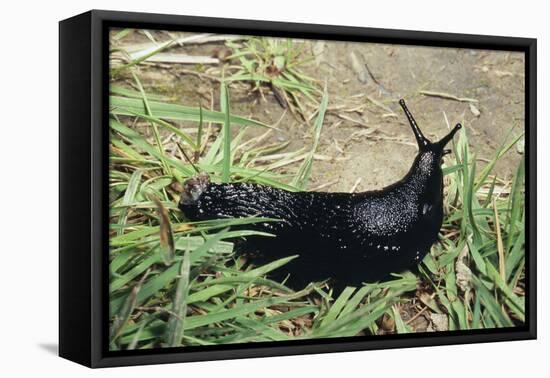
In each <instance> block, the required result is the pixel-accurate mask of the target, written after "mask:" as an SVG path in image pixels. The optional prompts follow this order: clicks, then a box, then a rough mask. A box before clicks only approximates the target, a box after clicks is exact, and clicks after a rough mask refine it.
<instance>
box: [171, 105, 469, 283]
mask: <svg viewBox="0 0 550 378" xmlns="http://www.w3.org/2000/svg"><path fill="white" fill-rule="evenodd" d="M400 104H401V106H402V107H403V109H404V111H405V114H406V115H407V118H408V119H409V123H410V125H411V127H412V129H413V132H414V134H415V137H416V140H417V142H418V147H419V152H418V155H417V156H416V158H415V160H414V162H413V164H412V167H411V169H410V170H409V172H408V173H407V174H406V176H405V177H404V178H403V179H401V180H400V181H398V182H396V183H394V184H392V185H389V186H387V187H386V188H384V189H382V190H375V191H368V192H363V193H323V192H289V191H285V190H281V189H277V188H273V187H270V186H265V185H259V184H248V183H234V184H215V183H211V182H210V180H209V177H208V175H206V174H200V175H198V176H197V177H194V178H191V179H189V180H187V181H186V182H185V183H184V192H183V193H182V196H181V200H180V203H179V208H180V209H181V210H182V211H183V212H184V213H185V215H186V216H187V217H188V218H189V219H191V220H207V219H217V218H242V217H249V216H261V217H267V218H274V219H278V220H280V221H277V222H265V223H258V224H253V225H248V226H246V227H247V228H249V229H250V228H254V229H257V230H259V231H265V232H268V233H271V234H273V235H275V237H274V238H270V237H251V238H248V239H247V240H246V241H245V242H244V243H243V244H242V247H241V249H242V250H243V251H245V252H247V253H249V254H250V253H252V257H255V258H256V259H257V260H258V261H259V262H265V261H271V260H275V259H277V258H281V257H285V256H289V255H293V254H298V255H299V257H298V258H296V259H294V260H292V261H291V262H290V263H289V264H287V265H285V266H283V267H282V268H280V269H279V270H280V273H279V274H280V275H281V278H282V277H284V276H286V275H288V274H290V276H289V283H290V286H296V287H298V286H303V285H304V284H307V283H309V282H311V281H319V280H323V279H328V278H330V279H332V280H333V282H334V283H335V285H336V286H340V287H342V286H345V285H351V284H355V285H357V284H360V283H361V282H365V281H367V282H368V281H376V280H381V279H384V278H386V277H388V276H389V274H390V273H392V272H395V273H398V272H400V271H403V270H406V269H408V268H411V267H413V266H415V265H416V264H417V263H418V262H419V261H420V260H421V259H422V258H423V257H424V256H425V254H426V253H427V252H428V251H429V250H430V247H431V246H432V244H433V243H434V242H435V241H436V240H437V237H438V233H439V230H440V228H441V224H442V221H443V173H442V170H441V163H442V157H443V156H444V155H445V154H446V153H448V152H449V151H448V150H445V149H444V147H445V145H446V144H447V143H448V142H449V141H450V140H451V139H452V137H453V136H454V134H455V133H456V132H457V131H458V130H459V129H460V127H461V126H460V125H456V126H455V128H454V129H453V130H452V131H451V132H450V133H449V134H448V135H447V136H445V137H444V138H443V139H442V140H440V141H439V142H435V143H432V142H430V141H429V140H428V139H426V138H425V137H424V135H423V134H422V132H421V131H420V129H419V128H418V126H417V124H416V122H415V120H414V118H413V117H412V115H411V114H410V112H409V111H408V109H407V107H406V106H405V103H404V101H403V100H401V101H400Z"/></svg>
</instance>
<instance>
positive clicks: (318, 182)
mask: <svg viewBox="0 0 550 378" xmlns="http://www.w3.org/2000/svg"><path fill="white" fill-rule="evenodd" d="M154 33H156V34H154V35H155V36H156V37H158V39H159V40H165V39H166V36H162V35H161V33H159V32H154ZM123 42H124V44H127V43H134V42H147V39H146V37H145V36H144V35H143V34H140V33H137V32H136V33H133V34H132V35H130V36H128V37H126V38H125V39H124V41H123ZM298 43H301V44H303V47H304V48H303V51H304V54H305V55H311V56H314V57H315V59H314V60H313V61H312V62H311V63H310V64H308V65H305V66H303V67H302V68H301V69H302V71H303V72H304V73H306V74H307V75H309V76H312V77H314V78H316V79H317V80H318V81H319V86H320V88H322V86H323V85H324V84H325V83H326V87H327V91H328V94H329V109H328V111H327V114H326V117H325V122H324V126H323V130H322V136H321V140H320V144H319V148H318V153H319V154H322V155H325V156H329V157H332V159H329V160H323V161H320V160H315V162H314V164H313V169H312V176H311V181H310V184H309V189H314V188H317V187H319V186H323V189H322V190H326V191H350V190H351V189H352V188H353V187H354V186H355V187H356V190H357V191H362V190H370V189H375V188H381V187H383V186H385V185H388V184H390V183H392V182H395V181H397V180H398V179H400V178H401V177H402V176H403V175H404V174H405V173H406V172H407V171H408V169H409V167H410V165H411V164H412V161H413V158H414V156H415V155H416V151H417V148H416V145H415V140H414V136H413V134H412V132H411V130H410V128H409V126H408V123H407V122H406V119H405V117H404V115H403V113H402V111H401V110H400V108H399V105H398V103H397V101H398V99H400V98H404V99H405V100H406V101H407V105H408V107H409V109H410V110H411V111H412V113H413V114H414V116H415V117H416V119H417V121H418V123H419V125H420V127H421V128H422V130H423V132H424V133H425V135H426V136H428V137H429V138H430V139H432V138H433V139H439V138H441V137H442V136H443V135H444V134H446V133H447V132H448V125H447V123H446V121H445V116H446V117H447V119H448V122H449V124H450V126H453V125H454V124H455V123H458V122H460V123H462V124H463V126H465V129H466V133H467V134H468V138H469V142H470V146H471V149H472V151H473V152H474V153H475V154H476V156H477V158H478V159H479V160H480V162H481V163H483V162H486V161H487V159H491V158H492V157H493V156H494V154H495V150H496V149H497V148H498V146H499V145H500V144H501V143H503V142H504V140H505V138H506V137H507V134H508V132H509V131H510V130H511V129H513V130H512V132H511V135H508V139H507V140H508V141H510V140H511V138H512V136H515V135H520V134H521V133H523V131H524V128H525V126H524V117H525V112H524V109H525V75H524V72H525V61H524V55H523V53H516V52H503V51H489V50H472V49H456V48H439V47H438V48H431V47H418V46H403V45H388V44H373V43H349V42H334V41H298ZM223 48H224V45H223V42H217V43H209V44H201V45H189V46H187V45H185V46H178V47H174V48H171V49H170V52H171V53H185V54H188V55H203V56H214V55H217V54H219V51H220V49H223ZM233 63H234V62H230V63H229V64H233ZM227 64H228V63H225V65H226V66H227ZM221 66H222V64H220V65H218V66H211V65H210V66H199V65H182V64H169V65H167V64H157V63H155V64H151V63H144V64H140V65H139V70H140V75H139V76H140V79H141V80H142V82H143V85H144V87H145V89H146V91H147V92H148V93H160V94H165V95H167V96H169V97H171V99H172V100H173V101H174V102H176V103H180V104H185V105H190V106H197V105H198V104H199V103H201V104H202V105H203V106H206V107H210V106H212V105H213V107H214V109H219V104H218V97H219V95H218V94H219V82H218V81H216V80H210V79H208V78H205V77H200V76H197V74H196V73H200V72H206V73H211V74H215V73H218V74H221V71H222V67H221ZM193 72H194V73H193ZM218 77H219V76H218ZM121 81H123V80H121ZM131 81H132V80H131V78H130V77H128V78H127V82H128V83H131ZM229 89H230V94H231V110H232V112H233V113H235V114H238V115H243V116H252V117H253V118H255V119H258V120H260V121H263V122H265V123H267V124H272V125H273V124H276V123H277V127H278V128H279V130H278V131H276V132H274V133H273V134H272V135H271V139H270V140H267V141H266V143H272V142H283V141H289V142H290V143H289V145H288V147H287V148H286V151H294V150H296V149H299V148H301V147H304V146H306V147H308V148H309V146H311V143H312V138H311V134H312V130H311V127H310V125H311V123H312V122H309V125H308V123H307V122H306V121H304V119H303V118H302V117H300V116H299V115H295V114H292V113H291V112H289V111H288V110H286V109H284V108H283V107H282V106H281V104H280V103H279V101H277V98H276V97H275V95H274V94H273V91H272V90H271V89H270V88H269V87H267V86H266V87H265V88H263V89H262V91H263V92H262V93H263V96H259V95H258V93H257V92H256V93H253V92H251V90H250V89H251V86H247V85H242V84H239V85H231V86H230V88H229ZM421 91H427V92H439V93H446V94H449V95H452V96H456V97H458V98H463V99H464V101H457V100H453V99H445V98H441V97H435V96H433V95H425V94H421ZM470 100H475V101H470ZM308 110H309V111H310V112H311V115H313V114H314V112H315V110H316V109H315V106H311V107H310V108H308ZM182 126H183V127H186V126H189V127H196V125H192V124H189V125H185V124H184V125H182ZM263 132H264V130H250V132H249V135H250V136H252V135H258V134H259V133H263ZM520 157H521V155H520V151H519V150H518V149H515V148H514V149H511V150H510V152H509V153H508V154H507V155H506V156H505V157H504V159H502V160H501V161H500V162H499V164H498V165H497V167H496V172H497V174H498V176H499V177H500V178H502V179H504V180H508V179H510V177H511V176H512V174H513V172H514V171H515V170H516V167H517V164H518V163H519V161H520ZM297 167H298V164H296V165H295V166H292V167H289V168H288V169H289V170H290V171H293V170H296V169H297Z"/></svg>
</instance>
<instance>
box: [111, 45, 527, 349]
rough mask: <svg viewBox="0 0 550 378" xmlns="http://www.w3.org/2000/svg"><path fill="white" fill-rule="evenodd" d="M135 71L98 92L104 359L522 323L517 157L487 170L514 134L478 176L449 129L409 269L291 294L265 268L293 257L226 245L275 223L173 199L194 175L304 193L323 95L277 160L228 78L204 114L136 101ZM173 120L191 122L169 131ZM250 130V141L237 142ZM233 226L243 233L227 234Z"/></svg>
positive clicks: (150, 97)
mask: <svg viewBox="0 0 550 378" xmlns="http://www.w3.org/2000/svg"><path fill="white" fill-rule="evenodd" d="M241 56H245V57H246V54H242V55H241ZM136 66H139V62H138V63H136V64H135V65H130V66H128V67H127V68H126V69H128V70H131V72H132V73H133V75H132V78H133V85H134V88H136V89H135V90H132V89H128V88H122V87H119V86H116V85H114V86H113V87H112V88H111V102H110V104H111V106H110V115H111V117H110V140H111V146H110V147H111V148H110V181H109V200H110V208H111V214H110V230H111V231H110V250H109V260H110V272H109V273H110V276H109V277H110V303H109V307H110V320H111V332H110V347H111V349H112V350H127V349H146V348H155V347H161V346H167V347H174V346H192V345H219V344H228V343H244V342H262V341H281V340H295V339H304V338H327V337H351V336H356V335H363V334H384V333H408V332H414V331H416V327H417V326H416V325H415V324H416V323H415V321H414V320H415V319H418V318H420V317H425V318H426V319H428V320H429V323H430V325H429V327H431V328H433V329H435V330H442V329H448V330H459V329H482V328H495V327H509V326H514V325H519V324H522V323H523V322H524V321H525V303H524V280H525V277H524V275H525V252H524V241H525V196H524V162H523V161H522V162H521V163H520V164H519V166H518V167H517V171H516V174H515V177H514V179H513V181H512V182H504V181H502V180H500V179H499V178H498V177H496V176H495V175H494V173H493V169H494V167H495V165H496V163H497V162H498V160H499V159H500V158H502V156H503V155H504V154H505V153H506V152H507V151H508V150H510V149H511V148H512V147H513V146H514V144H515V143H516V142H517V140H518V138H516V139H513V140H509V141H508V142H507V143H505V144H503V145H502V146H500V147H499V148H498V149H497V151H496V152H495V156H494V159H492V160H491V161H490V162H489V163H487V164H485V165H484V166H483V167H479V166H478V163H477V162H478V160H477V159H476V157H475V154H474V152H473V151H471V150H470V148H469V146H468V139H467V132H466V130H467V129H468V127H467V125H466V127H465V128H463V129H462V130H461V132H460V136H459V139H458V141H457V142H456V143H455V144H454V145H453V151H454V153H453V154H452V155H451V156H450V157H449V158H447V162H448V163H447V165H446V166H445V168H444V173H445V204H444V206H445V220H444V223H443V227H442V230H441V240H440V242H438V243H436V244H435V245H434V246H433V247H432V250H431V252H430V253H429V254H428V255H427V256H426V257H425V259H424V260H423V261H422V263H421V264H420V266H419V270H418V272H417V273H412V272H404V273H401V274H396V275H395V276H394V278H393V279H391V280H389V281H387V282H380V283H369V284H365V285H364V286H361V287H348V288H346V289H345V290H343V291H342V292H341V293H339V294H338V295H336V294H335V293H333V292H332V291H331V289H330V287H327V286H326V285H325V284H324V283H322V282H321V283H311V284H310V285H308V286H307V287H304V288H303V289H302V290H299V291H296V292H294V291H292V290H291V289H289V288H287V287H286V286H285V285H284V283H281V282H275V281H273V280H271V279H270V278H269V273H270V272H272V271H274V270H276V269H284V265H285V264H287V263H288V262H289V261H291V260H292V259H294V258H296V256H288V257H287V258H283V259H280V260H277V261H273V262H271V263H269V264H267V265H263V266H250V265H248V264H246V262H245V261H243V260H242V259H241V258H240V257H238V256H236V255H235V253H234V245H233V243H232V242H231V240H234V238H238V237H246V236H249V235H258V234H259V235H262V236H264V237H271V235H269V234H265V233H260V232H257V231H254V223H256V222H266V221H275V220H271V219H263V218H257V217H256V218H254V217H252V218H246V219H232V220H211V221H203V222H189V221H187V220H186V219H184V217H183V214H181V212H179V210H178V209H177V207H176V203H177V201H178V199H179V193H180V191H181V184H180V183H181V182H182V181H183V180H184V179H186V178H188V177H191V176H193V175H194V174H195V173H196V169H197V170H200V171H204V172H208V173H209V174H210V175H211V177H212V179H213V180H214V181H217V182H222V181H224V182H229V181H233V182H234V181H249V182H256V183H261V184H266V185H271V186H275V187H278V188H283V189H286V190H300V189H303V188H305V187H306V184H307V180H308V177H309V174H310V172H311V169H314V167H313V168H312V162H313V156H314V153H315V150H316V146H317V145H318V141H319V139H320V136H321V135H322V127H323V120H324V116H325V111H326V108H327V106H328V104H329V102H330V99H329V98H328V95H327V91H326V90H325V91H324V93H323V94H322V98H321V100H320V102H319V108H318V111H317V117H316V119H315V121H314V124H313V125H312V129H311V133H312V136H313V138H312V143H311V146H309V147H306V148H304V149H300V150H296V151H293V152H290V153H284V154H280V153H279V152H280V150H281V149H283V148H285V147H286V144H285V143H283V142H281V143H277V144H274V145H265V144H263V142H262V140H263V139H262V135H263V134H266V133H270V132H271V129H270V126H269V125H266V124H264V123H262V122H259V121H257V120H254V119H252V118H250V117H245V116H241V115H236V114H233V113H232V112H231V107H230V103H231V102H230V97H231V83H232V79H227V80H226V81H224V82H222V83H221V85H220V86H219V92H218V93H219V99H220V101H219V104H220V109H219V110H218V111H216V110H213V109H202V108H200V107H193V106H185V105H180V104H172V103H169V102H167V101H166V100H164V99H163V97H162V96H159V95H156V94H149V93H147V92H146V90H144V87H143V86H142V84H141V82H140V78H139V70H136ZM233 79H234V78H233ZM182 123H185V124H186V125H193V127H191V128H190V127H186V128H181V127H179V125H181V124H182ZM207 123H212V124H214V125H220V128H221V129H220V130H221V131H220V132H219V133H218V134H217V135H216V136H215V137H214V139H213V141H208V140H207V138H206V137H205V136H204V132H203V127H204V125H205V124H207ZM251 128H254V129H258V130H261V131H262V135H260V136H255V137H250V136H248V134H247V131H248V130H249V129H251ZM168 136H169V137H168ZM508 139H511V138H508ZM189 157H198V159H190V158H189ZM271 157H273V159H264V158H271ZM191 160H194V161H191ZM265 161H271V162H270V163H265ZM296 161H298V162H301V163H300V166H299V167H298V168H297V169H296V171H295V173H293V174H291V175H289V174H288V173H284V172H285V171H283V170H282V169H281V167H286V166H287V165H288V164H290V163H293V162H296ZM236 225H240V226H242V225H248V226H249V227H247V228H248V230H242V229H241V228H239V231H235V230H233V229H232V227H234V226H236Z"/></svg>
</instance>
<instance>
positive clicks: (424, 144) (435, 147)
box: [399, 99, 462, 155]
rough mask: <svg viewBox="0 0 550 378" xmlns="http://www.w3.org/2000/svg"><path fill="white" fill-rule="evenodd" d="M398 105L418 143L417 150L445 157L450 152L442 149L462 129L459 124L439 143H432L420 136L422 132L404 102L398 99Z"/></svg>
mask: <svg viewBox="0 0 550 378" xmlns="http://www.w3.org/2000/svg"><path fill="white" fill-rule="evenodd" d="M399 105H401V108H403V111H404V112H405V115H406V116H407V119H408V120H409V124H410V125H411V129H412V131H413V133H414V136H415V138H416V142H417V143H418V149H419V150H420V151H421V152H423V151H430V150H431V151H434V152H439V153H440V154H441V155H446V154H447V153H449V152H450V151H449V150H444V147H445V145H446V144H447V143H449V141H450V140H451V139H453V137H454V135H455V134H456V133H457V131H458V130H460V129H461V128H462V125H461V124H460V123H457V124H456V126H455V127H453V129H452V130H451V131H450V132H449V133H448V134H447V135H445V136H444V137H443V138H442V139H441V140H440V141H438V142H435V143H432V142H430V140H429V139H428V138H426V137H425V136H424V134H422V131H421V130H420V128H419V127H418V124H417V123H416V120H415V119H414V117H413V115H412V113H411V112H410V110H409V108H407V105H406V104H405V100H403V99H400V100H399ZM447 151H449V152H447Z"/></svg>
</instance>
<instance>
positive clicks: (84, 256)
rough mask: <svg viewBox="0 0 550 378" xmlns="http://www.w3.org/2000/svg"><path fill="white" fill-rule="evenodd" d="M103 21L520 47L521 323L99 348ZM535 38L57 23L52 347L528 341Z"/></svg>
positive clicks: (100, 354) (230, 350)
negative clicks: (55, 331) (55, 322)
mask: <svg viewBox="0 0 550 378" xmlns="http://www.w3.org/2000/svg"><path fill="white" fill-rule="evenodd" d="M109 27H134V28H147V29H165V30H184V31H203V32H204V31H208V32H214V33H231V34H254V35H266V36H278V37H287V36H292V37H300V38H313V39H325V40H345V41H363V42H380V43H393V44H406V45H425V46H439V47H461V48H476V49H490V50H509V51H519V52H523V53H525V83H526V88H525V95H526V101H525V124H526V138H525V139H526V148H525V154H526V183H525V184H526V192H527V195H526V207H527V211H528V217H527V218H528V219H526V227H527V229H528V233H527V235H528V237H527V238H526V270H527V274H526V276H527V278H526V289H527V290H526V292H527V294H526V322H525V326H523V327H514V328H501V329H491V330H475V331H474V330H473V331H452V332H437V333H430V334H428V333H423V334H407V335H387V336H375V337H359V338H353V339H327V340H323V341H319V340H307V341H296V342H294V341H293V342H277V343H256V344H243V345H226V346H223V347H207V348H204V347H189V348H175V349H155V350H148V351H128V352H110V351H109V350H108V347H107V342H106V340H107V337H106V336H107V332H108V316H107V314H108V312H107V307H108V306H107V297H106V296H107V295H108V284H107V279H106V274H107V272H108V265H107V264H108V259H107V258H106V256H107V254H106V253H105V251H106V248H108V234H107V232H108V226H107V224H108V222H107V221H106V219H107V216H108V211H109V209H108V201H106V198H107V194H108V193H107V181H106V180H107V167H108V153H107V151H108V127H107V124H108V123H107V117H108V114H107V113H108V112H107V111H106V109H107V104H108V78H107V72H108V39H107V31H108V29H109ZM536 46H537V43H536V39H529V38H512V37H496V36H485V35H466V34H449V33H434V32H418V31H406V30H386V29H373V28H359V27H343V26H329V25H313V24H296V23H283V22H268V21H250V20H237V19H222V18H203V17H188V16H175V15H162V14H145V13H127V12H113V11H103V10H92V11H89V12H86V13H84V14H81V15H78V16H75V17H72V18H69V19H67V20H63V21H61V22H60V24H59V89H60V96H59V127H60V129H59V145H60V147H59V158H60V163H59V171H60V176H59V177H60V178H59V180H60V182H59V186H60V193H59V204H60V205H59V206H60V207H59V212H60V224H59V243H60V245H59V354H60V356H61V357H64V358H67V359H69V360H72V361H75V362H77V363H80V364H83V365H86V366H89V367H108V366H118V365H138V364H156V363H169V362H186V361H202V360H218V359H233V358H249V357H264V356H278V355H296V354H307V353H327V352H343V351H355V350H370V349H386V348H405V347H418V346H434V345H447V344H459V343H479V342H495V341H506V340H525V339H534V338H536V329H537V326H536V322H537V319H536V302H537V301H536V86H537V81H536V64H537V55H536V54H537V53H536Z"/></svg>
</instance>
